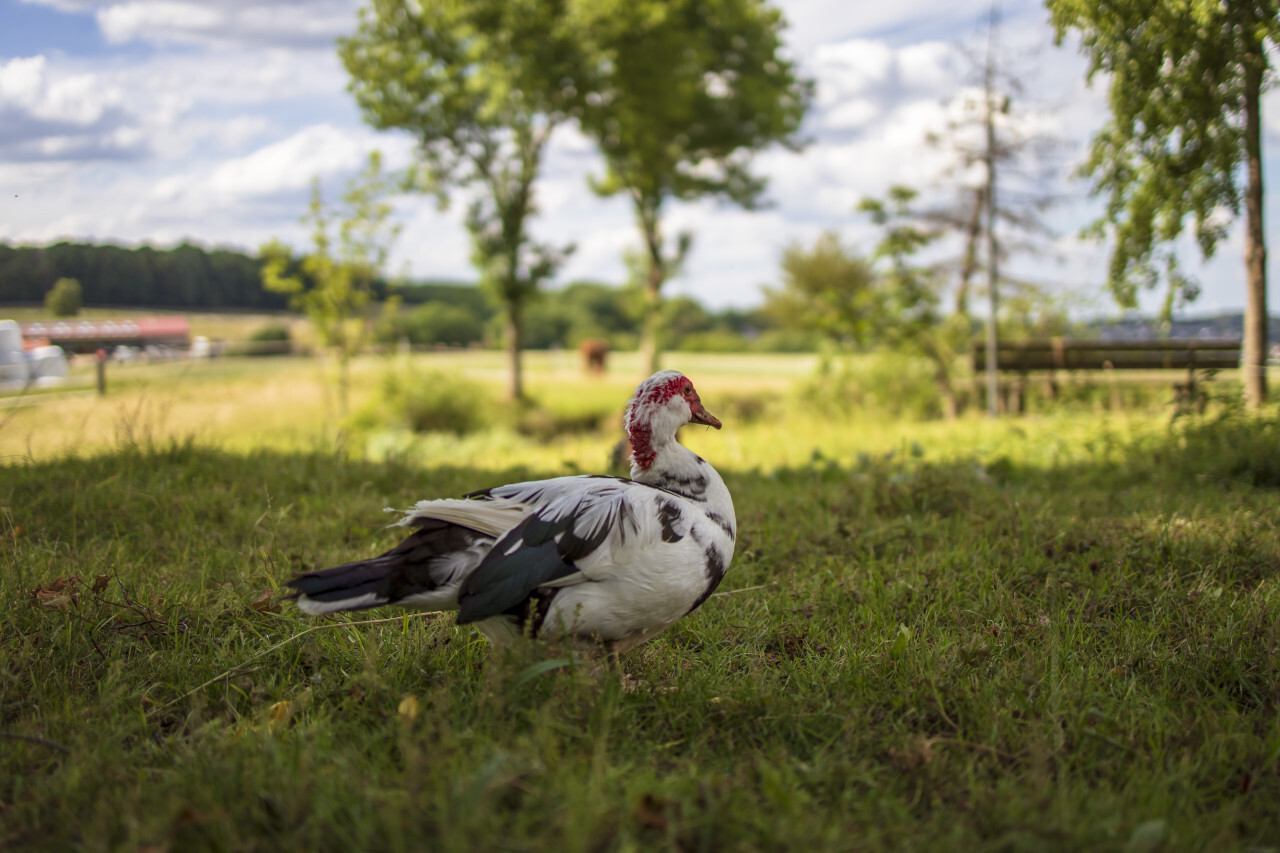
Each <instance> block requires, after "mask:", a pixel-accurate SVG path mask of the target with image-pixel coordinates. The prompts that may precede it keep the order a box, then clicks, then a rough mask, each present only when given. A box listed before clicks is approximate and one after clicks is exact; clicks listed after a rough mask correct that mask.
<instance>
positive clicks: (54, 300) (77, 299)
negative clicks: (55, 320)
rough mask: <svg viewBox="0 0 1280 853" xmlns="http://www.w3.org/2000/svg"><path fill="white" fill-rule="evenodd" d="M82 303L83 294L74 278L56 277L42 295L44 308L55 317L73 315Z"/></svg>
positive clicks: (77, 312) (78, 310)
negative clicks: (48, 289) (46, 291)
mask: <svg viewBox="0 0 1280 853" xmlns="http://www.w3.org/2000/svg"><path fill="white" fill-rule="evenodd" d="M83 305H84V294H83V291H82V290H81V288H80V282H78V281H76V280H75V279H74V278H60V279H58V280H57V281H56V282H54V284H53V288H52V289H51V290H50V291H49V292H48V293H46V294H45V297H44V307H45V310H46V311H48V312H49V313H50V314H52V315H53V316H55V317H74V316H75V315H77V314H79V313H80V309H81V307H83Z"/></svg>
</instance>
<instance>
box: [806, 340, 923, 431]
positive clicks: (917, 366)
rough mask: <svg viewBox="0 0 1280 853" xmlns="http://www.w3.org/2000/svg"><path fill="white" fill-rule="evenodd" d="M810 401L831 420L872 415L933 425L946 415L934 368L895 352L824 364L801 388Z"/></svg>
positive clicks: (835, 359)
mask: <svg viewBox="0 0 1280 853" xmlns="http://www.w3.org/2000/svg"><path fill="white" fill-rule="evenodd" d="M801 393H802V395H803V396H804V398H805V400H806V401H807V402H808V403H809V404H811V405H813V406H814V407H815V408H817V409H818V410H819V411H822V412H824V413H827V414H848V413H850V412H854V411H869V412H874V413H876V414H881V415H887V416H889V417H894V418H909V419H914V420H929V419H932V418H937V417H940V416H941V415H942V395H941V393H940V392H939V391H938V386H937V383H936V382H935V380H934V376H933V367H932V365H930V363H929V362H928V361H927V360H925V359H923V358H919V357H915V356H910V355H904V354H902V353H895V352H876V353H870V354H867V355H859V356H845V357H838V358H828V359H824V361H823V363H822V365H821V367H820V368H819V370H818V375H817V376H815V377H814V378H813V379H811V380H809V382H807V383H806V384H805V385H804V386H802V392H801Z"/></svg>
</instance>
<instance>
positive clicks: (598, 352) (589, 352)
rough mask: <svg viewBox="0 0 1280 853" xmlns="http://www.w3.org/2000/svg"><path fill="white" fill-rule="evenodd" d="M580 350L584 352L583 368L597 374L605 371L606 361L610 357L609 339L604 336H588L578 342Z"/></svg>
mask: <svg viewBox="0 0 1280 853" xmlns="http://www.w3.org/2000/svg"><path fill="white" fill-rule="evenodd" d="M578 352H579V353H581V354H582V369H583V370H585V371H586V372H587V373H593V374H595V375H596V376H600V375H602V374H603V373H604V369H605V362H606V361H608V359H609V342H608V341H606V340H604V339H602V338H587V339H586V340H584V341H583V342H582V343H580V344H578Z"/></svg>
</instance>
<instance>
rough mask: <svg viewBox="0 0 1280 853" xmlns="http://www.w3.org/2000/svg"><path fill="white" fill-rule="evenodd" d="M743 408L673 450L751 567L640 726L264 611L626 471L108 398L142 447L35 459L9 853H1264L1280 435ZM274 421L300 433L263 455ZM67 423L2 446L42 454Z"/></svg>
mask: <svg viewBox="0 0 1280 853" xmlns="http://www.w3.org/2000/svg"><path fill="white" fill-rule="evenodd" d="M451 358H453V357H451ZM555 358H556V356H554V355H549V356H547V359H548V360H547V361H546V362H542V363H538V364H536V365H535V369H534V370H533V371H532V376H531V384H532V386H533V387H534V389H535V393H539V394H541V395H542V398H543V400H544V404H545V405H546V406H548V407H549V408H551V409H553V410H563V411H580V410H582V409H584V408H585V409H590V408H592V407H593V406H595V405H601V406H605V407H606V408H607V407H608V406H613V407H614V408H617V405H618V403H619V402H620V399H619V397H618V394H619V393H621V394H623V395H625V393H626V389H627V385H628V384H629V382H630V380H629V379H628V378H627V377H626V375H625V373H624V372H623V369H622V368H621V367H620V368H619V372H618V373H616V374H613V375H611V376H609V377H607V378H606V379H604V380H602V381H600V382H598V383H587V382H585V381H583V380H580V379H578V378H577V377H576V376H575V375H574V374H573V372H572V371H573V365H572V363H571V362H570V363H569V364H567V365H563V366H557V363H556V362H555V361H554V359H555ZM433 364H435V365H436V366H439V365H440V362H433ZM449 366H452V367H454V368H456V369H457V370H458V371H464V372H466V371H474V374H473V376H474V378H476V379H477V380H478V381H479V382H480V383H481V385H482V386H483V384H484V383H485V382H487V381H490V380H491V379H492V377H490V376H489V375H488V374H487V373H486V372H485V371H487V370H488V369H489V367H488V366H487V365H486V364H479V365H475V364H473V363H469V362H461V361H458V362H452V363H450V365H449ZM718 366H719V369H717V368H718ZM752 368H753V369H752V370H749V371H745V372H744V371H742V370H740V369H737V368H736V366H735V365H734V364H733V363H732V362H728V363H725V362H720V363H718V362H716V361H715V360H707V361H705V362H703V361H699V362H698V363H696V364H694V365H691V366H689V367H688V368H687V369H688V372H689V373H690V374H691V375H693V376H694V378H695V379H696V381H697V382H698V387H699V391H700V392H701V394H702V397H703V399H704V400H705V401H706V402H707V405H708V407H709V408H711V409H712V411H715V412H717V413H722V412H725V411H727V409H725V406H726V405H728V406H730V408H735V409H738V410H740V413H741V414H742V415H743V417H740V418H739V419H738V420H737V421H734V420H733V419H731V418H730V417H728V416H725V417H724V419H725V421H726V428H725V430H724V431H723V432H720V433H712V432H710V431H688V433H687V435H686V436H685V437H686V439H687V441H688V443H689V444H690V445H691V446H693V447H694V448H695V449H696V450H697V452H699V453H701V454H703V455H704V456H706V457H707V458H708V459H710V460H711V461H712V462H713V463H715V464H716V465H717V467H718V468H719V469H720V470H721V471H722V473H724V475H725V478H726V480H727V482H728V483H729V486H730V488H731V490H732V491H733V494H734V496H735V502H736V505H737V508H738V516H739V521H740V526H741V536H740V541H739V545H738V552H737V555H736V557H735V560H734V564H733V566H732V568H731V570H730V574H729V576H728V577H727V579H726V581H725V584H724V585H723V587H722V590H723V591H724V592H725V593H726V594H724V595H720V596H717V597H716V598H713V599H711V600H710V601H708V602H707V604H706V605H704V606H703V607H702V608H701V609H700V610H699V611H697V612H696V613H694V614H693V615H691V616H690V617H688V618H687V619H685V620H683V621H682V622H681V623H679V624H678V625H676V626H675V627H674V628H673V629H671V630H670V631H668V632H667V633H666V634H664V635H663V636H661V637H659V638H658V639H656V640H654V641H653V642H651V643H649V644H648V645H646V646H644V647H642V648H641V649H639V650H637V651H636V652H634V653H632V654H631V655H630V656H628V657H627V658H626V659H625V661H624V668H625V670H626V672H627V673H628V674H629V675H630V676H632V677H633V678H634V679H636V680H637V681H638V682H640V684H641V689H639V690H637V691H635V692H624V691H623V690H622V689H621V688H620V686H619V685H618V683H617V682H616V680H615V679H611V678H608V677H602V676H600V675H598V674H595V673H593V672H592V671H591V668H590V667H589V666H585V665H579V664H572V663H567V662H566V661H565V659H564V658H563V657H562V654H561V652H560V651H559V650H556V649H543V648H537V647H530V648H521V649H514V650H510V651H501V650H494V649H491V648H488V647H486V646H485V644H484V642H483V641H482V640H480V639H479V638H478V637H477V636H476V635H475V634H474V633H473V632H472V631H471V630H470V629H459V628H457V627H455V626H454V625H453V624H452V621H451V620H450V619H449V618H447V617H437V616H413V617H407V618H405V617H399V616H397V615H396V614H395V613H394V612H381V611H373V612H370V613H368V614H360V615H357V616H354V617H352V620H353V621H364V620H378V621H377V622H376V623H374V624H360V625H347V624H345V623H342V622H316V621H314V620H310V619H306V618H304V617H301V616H300V615H299V614H298V613H297V612H296V611H295V610H293V609H292V607H291V606H290V605H288V604H287V603H283V606H281V602H278V601H277V600H276V598H275V594H276V593H277V592H278V589H279V586H280V584H281V583H282V582H283V581H284V580H285V579H287V578H288V577H289V576H290V575H291V574H292V573H293V572H295V571H299V570H303V569H309V568H313V567H317V566H321V565H329V564H333V563H335V562H339V561H342V560H347V559H351V558H353V557H356V556H360V555H365V554H371V553H374V552H376V551H377V550H378V549H380V548H384V547H386V546H387V545H388V544H389V543H391V542H392V541H394V539H395V535H394V534H393V533H391V532H388V531H385V530H383V529H382V524H383V523H384V518H383V517H382V516H381V514H380V513H379V512H378V510H379V509H380V508H381V507H383V506H387V505H391V506H405V505H408V504H410V503H412V502H413V501H416V500H418V499H420V498H423V497H435V496H446V495H455V494H458V493H461V492H463V491H466V490H469V489H473V488H477V487H479V486H482V485H486V484H491V483H496V482H500V481H508V480H514V479H518V478H526V477H532V476H543V475H556V474H560V473H564V472H565V471H566V470H572V469H574V468H580V469H583V470H588V469H589V470H601V469H602V467H603V465H604V460H605V459H606V457H607V453H608V449H609V446H610V444H611V443H612V440H613V439H612V435H611V434H605V433H594V434H593V433H586V434H581V435H575V436H572V437H570V438H566V439H564V440H558V441H552V442H540V441H536V440H533V439H529V438H527V437H524V436H521V435H519V434H517V433H513V432H501V431H500V433H499V434H478V435H473V436H467V437H463V438H444V437H432V438H429V439H423V440H420V441H419V442H418V443H416V444H415V443H410V444H406V445H402V446H398V447H396V448H393V449H390V450H388V451H386V453H383V454H369V453H363V452H356V453H352V452H350V451H351V449H350V448H348V451H347V452H344V453H339V452H337V451H335V450H333V449H328V450H326V449H323V448H324V447H325V446H326V445H323V444H320V443H317V441H316V440H315V439H314V436H315V435H319V429H318V428H317V429H316V431H315V432H314V433H309V432H308V431H307V428H305V427H304V426H302V425H300V424H301V422H303V421H305V420H306V419H307V418H308V417H311V416H312V415H314V413H316V412H320V413H323V411H324V406H323V402H322V401H319V400H316V399H314V393H313V396H312V397H308V396H307V395H306V393H304V391H303V390H301V389H303V387H304V386H306V387H313V382H309V381H304V380H305V379H307V377H308V376H311V378H312V379H313V378H314V376H313V374H307V373H306V372H305V370H302V372H299V370H300V368H299V367H298V365H296V364H292V365H291V364H290V363H287V362H286V363H283V364H279V365H277V364H276V363H275V362H271V364H266V363H263V367H262V369H263V370H265V371H267V373H265V374H262V375H258V374H257V373H256V372H255V371H256V368H253V369H251V368H249V367H242V366H240V365H237V364H234V363H228V364H223V365H220V366H210V370H209V372H208V373H207V374H202V375H201V376H200V377H199V378H200V381H199V382H194V381H192V377H193V376H195V374H188V375H187V377H186V378H185V379H184V380H183V383H186V384H190V385H191V386H193V387H192V388H191V389H190V390H189V391H182V392H181V393H180V396H179V398H178V399H176V400H170V397H169V395H170V394H171V392H173V391H174V390H175V389H174V387H173V385H171V384H166V383H167V382H168V381H169V380H167V379H165V378H164V377H160V376H158V375H157V376H156V378H153V379H149V380H148V383H150V384H146V385H145V387H144V386H141V385H140V386H139V387H137V388H133V389H122V390H121V392H120V397H121V398H123V399H120V400H117V401H116V402H114V403H111V402H110V400H111V398H110V397H109V398H108V400H107V401H103V402H101V403H99V404H100V405H104V406H110V405H116V406H122V407H125V408H121V409H120V410H119V413H118V417H120V418H122V419H123V422H125V423H130V424H131V426H130V427H128V428H127V429H121V430H118V431H117V434H116V435H115V436H114V437H112V436H101V437H100V438H95V439H94V441H87V440H85V439H87V438H88V437H89V436H90V435H91V433H90V432H89V431H88V428H87V427H86V428H80V427H76V426H74V425H73V429H81V430H82V431H81V432H80V433H79V435H80V436H81V439H82V444H83V445H84V446H85V447H88V448H89V449H84V450H81V451H80V452H76V453H69V452H68V450H69V445H68V444H67V443H62V444H58V443H56V442H54V441H52V440H51V439H49V440H48V444H47V445H41V446H42V447H48V448H49V449H48V450H47V451H40V452H36V453H29V452H27V451H26V450H23V449H21V445H22V444H23V443H24V442H23V441H22V440H20V441H18V445H19V449H18V450H17V451H16V452H15V451H10V452H11V453H12V454H13V455H11V456H9V457H8V460H7V465H6V466H5V467H4V468H3V470H2V471H0V562H2V563H3V565H4V566H5V567H6V569H5V571H4V572H3V573H0V602H3V605H4V607H5V610H6V613H7V614H8V615H7V616H6V619H5V620H4V622H3V623H0V624H2V627H0V649H2V650H3V654H2V655H0V731H3V732H6V733H7V734H6V736H5V737H4V738H0V846H2V847H4V848H5V849H13V850H64V849H66V850H69V849H89V850H117V849H122V850H137V849H148V850H174V851H178V850H184V851H185V850H206V849H207V850H226V849H234V850H248V849H257V850H261V849H268V850H272V849H289V850H294V849H315V850H328V849H334V850H338V849H343V850H347V849H418V848H422V847H431V848H433V849H444V850H453V849H456V850H477V849H513V850H542V849H566V850H633V849H650V848H658V849H678V850H726V849H737V850H782V849H848V850H882V849H894V850H899V849H922V850H942V849H957V850H959V849H964V850H993V851H995V850H1001V851H1004V850H1009V851H1013V850H1046V849H1048V850H1116V851H1128V850H1135V851H1138V850H1144V851H1154V850H1215V851H1216V850H1265V849H1274V846H1275V844H1276V839H1277V838H1280V809H1278V808H1277V806H1276V804H1277V803H1278V802H1280V714H1278V713H1277V711H1280V672H1277V649H1278V646H1280V618H1278V617H1280V594H1278V593H1277V589H1276V570H1277V566H1280V509H1278V508H1277V501H1276V497H1277V494H1276V490H1275V489H1276V487H1277V486H1280V473H1278V472H1280V444H1278V443H1277V442H1276V440H1275V439H1276V435H1275V432H1276V430H1277V426H1276V423H1277V422H1276V421H1275V420H1274V419H1273V416H1268V417H1263V418H1245V417H1243V416H1234V415H1232V416H1223V417H1221V418H1218V417H1213V416H1210V417H1204V418H1199V419H1180V420H1179V421H1178V422H1177V423H1176V424H1174V425H1173V426H1172V427H1171V426H1170V425H1169V422H1168V418H1167V415H1162V414H1159V413H1156V414H1148V415H1142V414H1132V415H1129V416H1116V417H1111V418H1107V419H1105V420H1104V419H1100V418H1099V417H1098V416H1096V415H1093V414H1088V413H1086V414H1074V415H1070V414H1068V415H1061V416H1054V417H1044V418H1036V419H1026V420H1023V421H1018V422H1012V421H1011V422H1002V423H999V424H989V423H987V422H986V421H983V420H977V419H975V420H966V421H961V422H959V423H958V424H952V425H946V424H938V423H923V424H902V423H892V422H874V421H857V420H853V419H850V420H846V421H839V420H830V419H826V418H823V417H821V416H819V415H817V414H816V413H814V412H812V411H810V410H807V409H805V408H804V407H803V406H802V405H801V404H800V403H798V402H796V398H795V397H794V396H793V395H792V394H791V392H790V390H789V388H790V383H791V382H792V381H793V379H794V376H795V374H794V372H793V369H792V368H793V365H791V363H789V362H780V363H779V364H778V365H777V366H776V367H775V368H774V369H772V370H770V369H769V363H768V362H767V361H761V362H759V363H757V364H754V365H752ZM358 369H360V370H368V371H369V372H370V373H369V375H373V374H374V373H375V372H376V370H377V364H376V363H369V364H365V365H362V366H361V367H360V368H358ZM272 371H275V372H272ZM700 371H701V372H700ZM766 372H767V373H768V375H767V376H765V377H764V378H763V379H759V378H757V375H758V374H762V373H766ZM757 387H758V388H759V390H755V389H756V388H757ZM289 389H297V390H296V391H295V392H294V393H296V394H297V396H296V398H293V397H286V398H285V404H284V406H283V408H284V409H286V410H288V412H289V413H292V418H293V420H292V421H290V420H289V418H288V417H286V414H287V413H279V414H277V415H276V417H277V418H279V420H278V421H272V422H271V424H272V425H271V427H270V428H269V429H267V428H264V427H263V425H262V421H263V419H264V418H266V417H267V412H268V410H269V408H270V406H269V405H268V401H269V399H270V398H271V397H272V395H273V394H274V395H276V396H277V397H279V396H280V395H282V394H286V393H287V392H288V391H289ZM135 394H136V395H138V396H137V397H134V396H131V395H135ZM181 394H189V396H190V399H188V398H186V397H182V396H181ZM753 394H755V395H756V396H759V397H762V398H763V399H764V402H763V403H762V404H761V405H763V406H764V407H765V408H764V412H765V414H764V415H760V414H759V413H758V411H757V410H756V409H753V407H752V406H750V405H748V404H747V401H748V400H749V398H750V397H751V396H752V395H753ZM137 399H144V400H155V401H156V402H155V404H154V405H155V406H160V405H161V404H162V402H163V405H166V406H168V410H167V411H168V412H169V415H168V418H167V420H163V421H162V420H161V419H159V418H156V419H154V420H151V421H148V417H149V416H148V415H147V411H148V409H147V408H146V406H144V407H142V408H141V409H137V408H135V409H134V411H136V412H137V414H136V415H133V416H130V415H128V411H129V410H128V409H127V405H135V404H136V400H137ZM718 399H719V400H720V401H722V402H723V401H732V400H736V401H737V402H733V403H727V402H726V403H724V405H720V406H717V400H718ZM201 400H203V401H204V405H206V407H207V410H206V415H205V417H204V419H203V420H202V419H201V417H200V415H199V412H200V411H201V409H200V401H201ZM241 403H243V404H244V406H245V408H243V409H240V408H238V405H239V404H241ZM64 405H71V402H70V401H59V402H49V403H43V404H41V405H40V406H38V407H33V408H32V409H29V410H23V411H22V415H21V417H22V418H23V419H22V420H19V419H17V418H15V420H14V421H13V422H11V423H10V425H9V426H8V427H7V428H6V429H5V430H4V431H3V432H0V441H6V440H10V438H11V436H10V434H11V433H12V432H13V431H15V430H17V431H18V432H19V433H23V432H25V433H26V435H27V436H30V438H29V439H26V441H27V443H30V442H31V441H37V440H38V441H46V439H45V437H44V436H43V435H42V433H43V432H45V431H49V430H50V429H51V428H50V427H49V424H50V423H53V422H56V420H55V419H56V418H57V417H58V415H59V414H65V411H64V410H62V409H61V408H58V407H62V406H64ZM223 407H225V408H226V410H227V412H228V413H229V414H227V415H226V417H225V418H221V417H220V416H215V414H213V413H214V412H217V411H221V410H222V408H223ZM753 412H755V414H754V415H753V414H752V413H753ZM747 415H751V416H749V417H748V416H747ZM103 417H106V416H105V415H104V416H103ZM130 417H132V421H130ZM244 421H248V422H256V429H257V430H258V431H259V435H260V437H261V438H263V439H265V441H264V442H262V446H258V447H251V446H250V445H251V439H252V437H253V434H254V429H255V426H254V425H253V424H252V423H251V424H250V425H248V426H242V425H241V424H242V422H244ZM193 424H195V425H207V426H205V429H204V430H203V431H201V432H200V435H201V438H199V439H197V440H194V441H187V440H183V439H182V438H181V435H182V432H183V430H187V429H189V428H190V427H191V426H192V425H193ZM290 424H292V426H291V425H290ZM291 430H292V432H290V431H291ZM283 433H288V436H292V438H289V437H287V436H285V435H283ZM92 435H95V436H96V435H97V434H96V433H93V434H92ZM290 441H292V442H293V444H292V445H290V443H289V442H290ZM308 442H309V443H308ZM317 448H321V449H317ZM72 575H74V576H76V577H78V578H79V579H80V580H79V581H65V580H64V581H63V582H62V583H61V584H59V583H58V579H59V578H66V577H68V576H72ZM548 660H550V661H551V663H550V664H548V663H546V661H548ZM16 736H21V737H22V738H26V739H18V737H16Z"/></svg>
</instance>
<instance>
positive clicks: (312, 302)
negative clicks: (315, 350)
mask: <svg viewBox="0 0 1280 853" xmlns="http://www.w3.org/2000/svg"><path fill="white" fill-rule="evenodd" d="M392 189H393V186H392V184H391V182H390V181H389V180H388V179H387V178H386V176H385V175H384V174H383V173H382V158H381V156H380V155H379V154H378V152H376V151H375V152H373V153H372V154H370V156H369V162H368V164H367V165H366V167H365V169H364V171H363V172H361V174H360V175H359V176H357V177H356V178H355V179H353V180H352V181H351V182H350V183H349V184H348V187H347V191H346V193H345V194H344V195H343V197H342V202H343V204H342V206H341V207H338V208H331V207H327V206H326V205H325V203H324V199H323V197H322V196H321V193H320V182H319V180H318V179H317V180H316V181H314V182H313V183H312V186H311V206H310V210H309V212H308V213H307V215H306V216H305V217H303V222H305V223H308V224H310V225H311V246H312V248H311V251H310V252H308V253H307V254H306V255H304V256H303V257H302V259H301V260H300V261H298V262H296V263H295V261H294V259H293V253H292V252H291V251H290V250H289V248H288V247H287V246H285V245H284V244H282V243H281V242H280V241H278V240H272V241H271V242H269V243H267V244H266V245H264V246H263V247H262V249H261V255H262V259H263V261H264V263H263V266H262V283H263V286H264V287H265V288H266V289H267V290H270V291H274V292H276V293H283V294H287V295H288V296H289V304H290V305H291V306H292V307H293V308H294V309H295V310H297V311H301V312H302V313H304V314H306V316H307V318H308V319H309V320H310V321H311V325H312V327H313V328H314V329H315V331H316V335H317V336H318V337H319V338H320V342H321V343H322V344H323V345H324V346H325V348H326V349H327V350H328V351H329V352H330V354H331V355H332V356H333V358H334V359H335V361H336V365H337V387H338V410H339V413H340V415H341V416H342V417H346V415H347V412H348V411H349V409H350V406H349V398H350V385H351V383H350V369H349V368H350V364H351V359H352V357H353V356H354V355H355V354H356V353H357V352H359V351H360V348H361V347H362V346H363V345H364V343H365V341H366V340H367V338H368V334H369V326H370V324H369V306H370V302H371V301H372V300H371V297H372V288H373V283H374V279H375V278H377V276H378V275H380V273H381V271H382V268H383V267H384V266H385V264H386V260H387V254H388V253H389V252H390V248H391V244H392V243H393V242H394V241H395V239H396V237H397V236H398V234H399V231H400V229H399V226H398V225H396V224H394V223H393V222H392V221H391V213H392V207H391V205H390V203H388V202H387V201H386V198H387V196H388V195H389V194H390V193H391V192H392ZM335 222H336V225H337V229H336V232H335V231H334V224H335Z"/></svg>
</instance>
